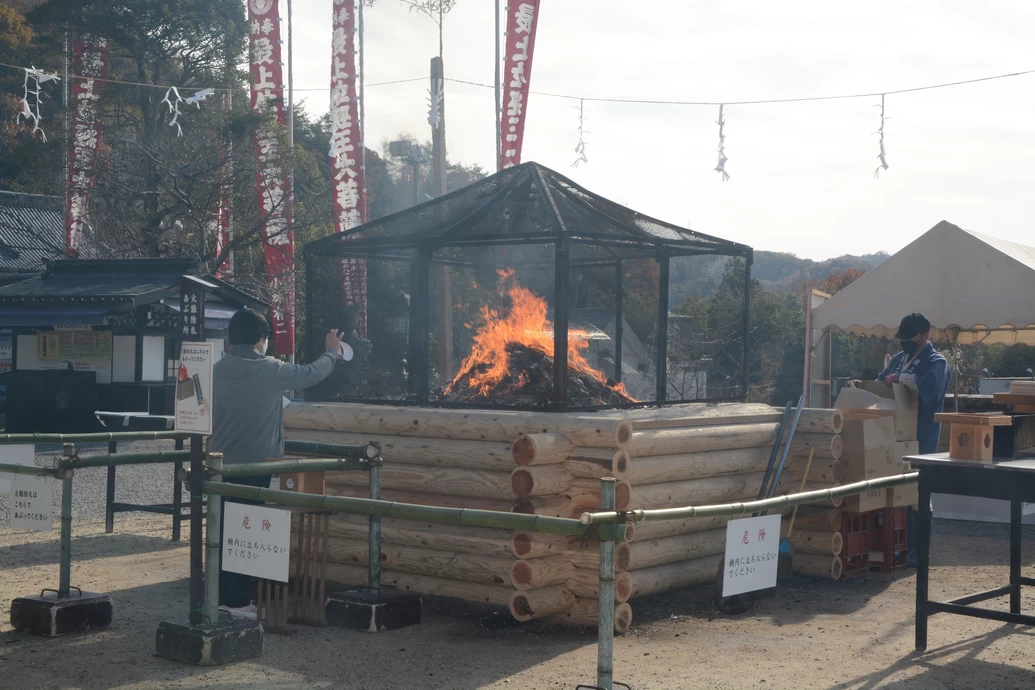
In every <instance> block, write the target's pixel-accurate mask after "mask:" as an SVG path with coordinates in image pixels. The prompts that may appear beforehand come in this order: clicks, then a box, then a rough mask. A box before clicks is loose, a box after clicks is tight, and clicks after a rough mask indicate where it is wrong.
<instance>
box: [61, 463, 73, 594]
mask: <svg viewBox="0 0 1035 690" xmlns="http://www.w3.org/2000/svg"><path fill="white" fill-rule="evenodd" d="M63 452H64V454H65V457H70V456H71V455H72V454H73V453H75V446H73V445H72V444H71V443H66V444H65V447H64V451H63ZM72 475H73V473H72V472H66V473H65V477H64V478H63V479H62V480H61V556H60V561H59V563H58V597H59V598H63V597H67V596H68V595H69V593H70V591H71V589H72Z"/></svg>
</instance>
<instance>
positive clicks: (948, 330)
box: [812, 221, 1035, 345]
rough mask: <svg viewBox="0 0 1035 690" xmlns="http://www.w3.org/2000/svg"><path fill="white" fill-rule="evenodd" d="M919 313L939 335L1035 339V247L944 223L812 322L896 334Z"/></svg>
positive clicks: (964, 340) (969, 339) (966, 340)
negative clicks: (906, 319) (908, 316)
mask: <svg viewBox="0 0 1035 690" xmlns="http://www.w3.org/2000/svg"><path fill="white" fill-rule="evenodd" d="M911 312H920V313H921V314H923V315H924V316H926V317H927V318H928V319H929V320H930V321H931V327H932V337H933V338H934V339H935V340H938V339H942V338H944V339H946V340H951V339H952V336H953V335H954V334H955V333H956V332H958V333H959V343H960V344H961V345H968V344H972V343H986V344H992V343H1006V344H1007V345H1013V344H1015V343H1025V344H1028V345H1035V247H1028V246H1025V245H1021V244H1015V243H1013V242H1007V241H1005V240H1000V239H998V238H995V237H989V236H987V235H981V234H978V233H976V232H970V231H969V230H963V229H962V228H959V227H957V226H955V225H953V224H952V223H949V222H947V221H942V222H940V223H938V224H937V225H935V226H934V227H933V228H931V229H930V230H928V231H927V232H926V233H924V234H923V235H921V236H920V237H918V238H917V239H916V240H915V241H913V242H912V243H911V244H909V245H907V246H906V247H904V248H903V249H902V250H901V251H899V252H898V253H897V254H895V255H894V256H892V257H891V258H890V259H888V260H887V261H885V262H884V263H882V264H881V265H880V266H877V267H876V268H874V269H873V270H872V271H870V272H869V273H867V274H866V275H864V276H862V277H861V278H859V279H858V280H856V281H855V282H854V283H852V284H851V285H849V286H848V287H847V288H845V289H844V290H842V291H840V292H839V293H837V294H836V295H834V296H833V297H831V298H830V299H829V300H827V301H826V302H825V303H823V304H822V305H820V306H818V307H816V308H815V310H814V311H813V312H812V327H813V328H817V329H819V328H822V329H832V330H841V331H844V332H846V333H854V334H856V335H872V336H879V337H888V338H890V337H892V336H894V335H895V330H896V329H897V328H898V324H899V321H901V320H902V317H903V316H905V315H906V314H909V313H911Z"/></svg>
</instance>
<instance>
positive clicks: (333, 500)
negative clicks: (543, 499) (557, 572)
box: [202, 482, 628, 542]
mask: <svg viewBox="0 0 1035 690" xmlns="http://www.w3.org/2000/svg"><path fill="white" fill-rule="evenodd" d="M202 491H204V492H205V493H214V494H219V495H221V496H229V497H231V498H244V499H249V500H252V501H262V502H264V503H277V504H280V505H285V506H299V507H301V508H310V509H312V510H331V511H335V512H339V513H354V514H358V515H376V516H378V517H392V518H399V519H402V520H417V521H420V522H433V523H436V524H440V525H467V526H469V527H496V528H499V529H509V530H526V531H533V532H545V533H547V534H566V535H571V536H582V535H583V534H585V533H586V531H587V530H586V527H585V526H584V525H581V524H580V523H579V521H578V520H573V519H570V518H557V517H548V516H546V515H526V514H524V513H503V512H499V511H495V510H472V509H469V508H443V507H441V506H423V505H415V504H412V503H396V502H394V501H378V500H374V499H370V498H348V497H346V496H323V495H319V494H301V493H296V492H294V491H277V490H274V489H263V488H260V487H255V486H242V485H240V484H223V483H220V482H205V483H204V485H203V487H202ZM595 534H596V535H597V536H598V537H599V538H600V539H613V540H615V541H619V542H624V541H628V539H627V538H626V529H625V525H603V526H601V527H598V528H596V530H595Z"/></svg>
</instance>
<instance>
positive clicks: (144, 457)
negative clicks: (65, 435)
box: [56, 450, 190, 470]
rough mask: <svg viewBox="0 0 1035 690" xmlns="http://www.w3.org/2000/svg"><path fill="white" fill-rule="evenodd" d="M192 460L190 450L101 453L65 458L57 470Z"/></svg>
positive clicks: (58, 463) (59, 462)
mask: <svg viewBox="0 0 1035 690" xmlns="http://www.w3.org/2000/svg"><path fill="white" fill-rule="evenodd" d="M184 460H190V451H189V450H155V451H151V452H150V453H99V454H97V455H85V456H79V457H65V458H62V459H60V460H58V461H57V463H56V464H57V469H62V470H69V469H84V468H88V467H118V466H121V465H159V464H162V463H166V462H183V461H184Z"/></svg>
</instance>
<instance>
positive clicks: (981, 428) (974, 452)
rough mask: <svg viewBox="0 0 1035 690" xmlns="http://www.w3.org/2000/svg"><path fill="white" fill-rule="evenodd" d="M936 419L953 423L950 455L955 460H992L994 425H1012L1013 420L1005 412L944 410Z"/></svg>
mask: <svg viewBox="0 0 1035 690" xmlns="http://www.w3.org/2000/svg"><path fill="white" fill-rule="evenodd" d="M934 419H935V421H938V422H947V423H949V424H951V425H952V428H951V430H950V433H949V457H950V458H953V459H955V460H971V461H974V462H992V431H993V427H997V426H1010V425H1011V424H1012V423H1013V421H1012V420H1011V419H1010V417H1008V416H1006V415H1004V414H956V413H951V412H944V413H941V414H936V415H935V416H934Z"/></svg>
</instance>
